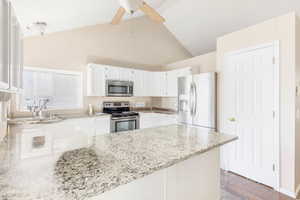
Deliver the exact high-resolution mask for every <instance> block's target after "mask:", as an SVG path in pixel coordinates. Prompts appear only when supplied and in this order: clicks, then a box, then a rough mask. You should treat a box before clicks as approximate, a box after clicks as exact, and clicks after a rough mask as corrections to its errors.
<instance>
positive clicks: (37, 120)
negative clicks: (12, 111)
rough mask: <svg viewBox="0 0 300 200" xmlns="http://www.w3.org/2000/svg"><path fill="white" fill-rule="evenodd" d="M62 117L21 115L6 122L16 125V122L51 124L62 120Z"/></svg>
mask: <svg viewBox="0 0 300 200" xmlns="http://www.w3.org/2000/svg"><path fill="white" fill-rule="evenodd" d="M63 120H64V118H62V117H58V116H51V117H49V118H38V117H21V118H13V119H8V120H7V121H8V124H10V125H17V124H51V123H57V122H60V121H63Z"/></svg>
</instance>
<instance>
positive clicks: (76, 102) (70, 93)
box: [20, 67, 83, 110]
mask: <svg viewBox="0 0 300 200" xmlns="http://www.w3.org/2000/svg"><path fill="white" fill-rule="evenodd" d="M82 98H83V95H82V74H81V73H80V72H71V71H63V70H50V69H40V68H30V67H25V68H24V73H23V92H22V94H21V98H20V108H21V110H28V109H27V106H28V105H36V104H38V103H39V101H40V100H45V99H46V100H47V101H48V103H47V108H48V109H52V110H53V109H78V108H82Z"/></svg>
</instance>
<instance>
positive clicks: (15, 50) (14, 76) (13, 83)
mask: <svg viewBox="0 0 300 200" xmlns="http://www.w3.org/2000/svg"><path fill="white" fill-rule="evenodd" d="M0 10H1V12H0V90H1V91H7V92H17V91H19V89H20V88H21V87H22V76H23V75H22V72H23V70H22V69H23V44H22V37H23V36H22V30H21V26H20V24H19V22H18V19H17V17H16V15H15V12H14V9H13V8H12V6H11V3H10V1H8V0H0Z"/></svg>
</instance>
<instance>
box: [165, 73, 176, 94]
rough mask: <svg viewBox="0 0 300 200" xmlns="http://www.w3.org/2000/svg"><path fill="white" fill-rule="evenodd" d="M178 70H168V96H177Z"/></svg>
mask: <svg viewBox="0 0 300 200" xmlns="http://www.w3.org/2000/svg"><path fill="white" fill-rule="evenodd" d="M177 88H178V83H177V71H169V72H167V96H169V97H177V92H178V91H177V90H178V89H177Z"/></svg>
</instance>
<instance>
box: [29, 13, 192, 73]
mask: <svg viewBox="0 0 300 200" xmlns="http://www.w3.org/2000/svg"><path fill="white" fill-rule="evenodd" d="M190 57H191V54H190V53H189V52H188V51H187V50H186V49H185V48H183V46H182V45H181V44H180V43H179V42H178V41H177V40H176V39H175V37H174V36H173V35H172V34H171V33H170V32H169V31H168V30H167V28H166V27H165V26H164V25H163V24H159V23H156V22H154V21H152V20H149V19H148V18H147V17H140V18H134V19H131V20H127V21H123V22H122V23H120V24H119V25H111V24H102V25H96V26H89V27H84V28H80V29H74V30H70V31H63V32H57V33H51V34H48V35H45V36H43V37H40V36H36V37H29V38H25V40H24V62H25V66H33V67H50V68H54V67H55V68H59V69H67V70H68V69H71V70H82V67H83V66H84V67H85V65H86V64H87V63H91V62H92V63H99V64H108V65H116V66H124V67H136V68H143V69H148V70H151V69H153V70H154V69H160V68H161V66H163V65H166V64H168V63H171V62H175V61H178V60H182V59H186V58H190Z"/></svg>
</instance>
